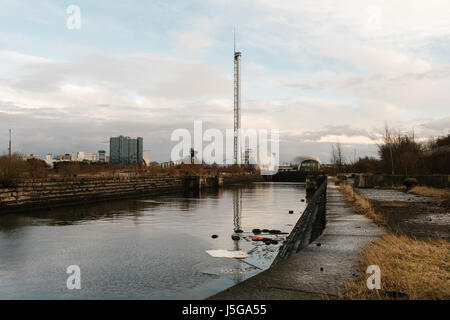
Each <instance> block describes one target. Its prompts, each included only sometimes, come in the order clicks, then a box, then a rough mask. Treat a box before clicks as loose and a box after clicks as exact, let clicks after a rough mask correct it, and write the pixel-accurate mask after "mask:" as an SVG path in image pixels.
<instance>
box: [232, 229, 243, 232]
mask: <svg viewBox="0 0 450 320" xmlns="http://www.w3.org/2000/svg"><path fill="white" fill-rule="evenodd" d="M234 232H236V233H242V232H244V231H243V230H241V229H236V230H234Z"/></svg>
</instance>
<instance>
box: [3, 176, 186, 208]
mask: <svg viewBox="0 0 450 320" xmlns="http://www.w3.org/2000/svg"><path fill="white" fill-rule="evenodd" d="M183 187H184V179H183V178H182V177H173V176H145V177H118V178H80V179H72V180H66V181H64V180H61V179H59V180H58V179H53V180H44V181H27V182H24V183H22V184H20V185H19V186H17V187H15V188H0V212H8V211H14V210H15V209H24V208H27V207H30V208H39V207H42V208H46V207H53V206H60V205H68V204H76V203H80V202H91V201H100V200H106V199H109V198H118V197H130V196H138V195H142V194H150V193H151V194H157V193H163V192H169V191H175V190H183Z"/></svg>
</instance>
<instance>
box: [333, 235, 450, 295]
mask: <svg viewBox="0 0 450 320" xmlns="http://www.w3.org/2000/svg"><path fill="white" fill-rule="evenodd" d="M370 265H378V266H379V267H380V270H381V290H380V291H378V290H369V289H368V288H367V285H366V279H367V277H368V276H369V275H366V274H365V273H364V272H365V270H366V268H367V267H368V266H370ZM360 270H361V272H360V277H359V278H360V280H359V281H355V282H350V283H348V284H347V285H346V288H345V290H344V292H343V293H340V294H339V296H338V298H339V299H394V298H395V297H394V296H393V293H399V292H400V293H403V294H406V295H407V296H405V297H403V299H405V298H408V299H450V243H449V242H448V241H446V240H442V239H428V240H416V239H412V238H410V237H407V236H397V235H392V234H389V235H386V236H384V237H383V238H382V239H381V240H379V241H376V242H374V243H372V244H371V245H370V246H369V248H368V249H367V250H366V251H365V252H364V254H363V257H362V259H361V261H360ZM397 298H398V297H397ZM400 298H401V297H400Z"/></svg>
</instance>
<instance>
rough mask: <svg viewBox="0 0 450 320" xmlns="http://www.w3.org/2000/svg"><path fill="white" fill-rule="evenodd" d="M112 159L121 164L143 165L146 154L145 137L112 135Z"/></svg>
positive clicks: (110, 150)
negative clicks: (134, 137) (133, 137)
mask: <svg viewBox="0 0 450 320" xmlns="http://www.w3.org/2000/svg"><path fill="white" fill-rule="evenodd" d="M109 155H110V161H111V162H112V163H114V164H121V165H125V166H126V165H141V164H142V163H143V156H144V139H142V138H140V137H138V138H136V139H132V138H130V137H124V136H119V137H112V138H110V140H109Z"/></svg>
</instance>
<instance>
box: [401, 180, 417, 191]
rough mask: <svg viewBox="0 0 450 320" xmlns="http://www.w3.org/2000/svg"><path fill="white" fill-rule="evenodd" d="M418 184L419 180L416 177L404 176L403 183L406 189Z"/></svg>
mask: <svg viewBox="0 0 450 320" xmlns="http://www.w3.org/2000/svg"><path fill="white" fill-rule="evenodd" d="M418 184H419V181H417V179H415V178H406V179H405V180H404V181H403V185H404V186H405V187H406V189H407V190H410V189H412V188H414V187H415V186H417V185H418Z"/></svg>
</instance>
